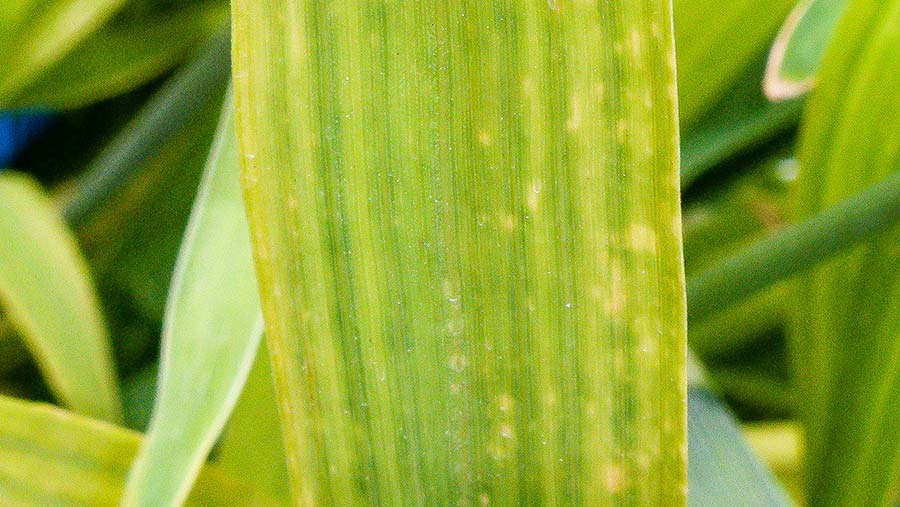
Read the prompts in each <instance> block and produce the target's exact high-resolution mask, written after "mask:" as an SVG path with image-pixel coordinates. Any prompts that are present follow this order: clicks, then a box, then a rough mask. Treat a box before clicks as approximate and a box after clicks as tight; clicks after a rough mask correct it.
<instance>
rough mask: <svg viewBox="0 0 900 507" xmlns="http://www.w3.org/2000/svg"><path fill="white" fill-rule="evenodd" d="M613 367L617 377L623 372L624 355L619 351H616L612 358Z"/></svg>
mask: <svg viewBox="0 0 900 507" xmlns="http://www.w3.org/2000/svg"><path fill="white" fill-rule="evenodd" d="M613 369H614V370H615V372H616V376H617V377H621V376H622V375H624V374H625V356H624V355H622V353H621V352H616V356H615V357H614V358H613Z"/></svg>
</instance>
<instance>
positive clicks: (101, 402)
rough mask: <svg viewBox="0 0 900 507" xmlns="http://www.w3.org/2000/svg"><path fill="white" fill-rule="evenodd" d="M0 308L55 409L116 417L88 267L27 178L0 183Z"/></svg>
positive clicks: (2, 178) (0, 178)
mask: <svg viewBox="0 0 900 507" xmlns="http://www.w3.org/2000/svg"><path fill="white" fill-rule="evenodd" d="M0 237H2V238H4V240H3V242H2V243H0V303H2V306H3V309H4V310H5V311H6V313H7V315H8V317H9V319H10V321H11V322H12V323H13V325H14V326H15V327H16V329H17V330H18V331H19V332H20V334H21V336H22V338H23V339H24V340H25V343H26V345H27V346H28V348H29V349H30V350H31V352H32V354H33V355H34V356H35V359H36V360H37V363H38V365H39V366H40V368H41V371H42V372H43V374H44V376H45V378H46V380H47V382H48V384H49V385H50V387H51V389H52V390H53V392H54V393H55V394H56V395H57V396H58V398H59V399H60V401H61V402H62V403H64V404H65V405H67V406H69V407H72V408H73V409H74V410H76V411H78V412H80V413H83V414H85V415H89V416H93V417H99V418H102V419H106V420H109V421H118V420H119V418H120V417H121V407H120V401H119V394H118V388H117V386H116V372H115V368H114V366H113V362H112V358H111V355H110V350H109V337H108V336H107V333H106V329H105V324H104V322H103V316H102V314H101V311H100V308H99V305H98V302H97V297H96V294H95V293H94V288H93V285H92V284H91V281H90V277H89V275H88V270H87V266H85V263H84V260H83V259H82V257H81V254H80V253H79V251H78V247H77V246H76V244H75V240H74V238H73V237H72V234H71V233H70V232H69V230H68V229H67V228H66V226H65V224H64V223H63V222H62V219H61V218H60V216H59V215H58V214H57V211H56V209H55V208H54V207H53V205H52V203H51V201H50V199H49V198H48V197H47V196H46V195H45V194H44V193H43V191H42V190H41V189H40V188H39V186H38V185H37V183H35V182H34V181H32V180H31V179H30V178H28V177H25V176H21V175H16V174H12V173H8V172H6V173H3V174H2V175H0Z"/></svg>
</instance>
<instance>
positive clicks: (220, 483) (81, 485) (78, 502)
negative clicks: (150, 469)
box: [0, 397, 280, 507]
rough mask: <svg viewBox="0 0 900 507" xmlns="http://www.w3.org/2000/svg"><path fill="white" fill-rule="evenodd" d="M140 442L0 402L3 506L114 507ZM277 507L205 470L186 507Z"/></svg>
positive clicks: (41, 408) (54, 413)
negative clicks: (248, 506)
mask: <svg viewBox="0 0 900 507" xmlns="http://www.w3.org/2000/svg"><path fill="white" fill-rule="evenodd" d="M140 443H141V436H140V434H138V433H134V432H132V431H128V430H125V429H121V428H118V427H115V426H112V425H109V424H106V423H102V422H99V421H95V420H93V419H88V418H85V417H80V416H77V415H75V414H72V413H70V412H66V411H64V410H60V409H58V408H55V407H51V406H48V405H42V404H36V403H29V402H23V401H20V400H14V399H11V398H7V397H0V498H2V499H3V505H8V506H11V507H33V506H36V505H41V506H44V505H54V506H56V505H60V506H63V505H65V506H69V505H71V506H90V507H114V506H118V505H119V498H120V497H121V494H122V489H123V487H124V485H125V475H126V473H127V472H128V466H129V465H130V463H131V461H132V459H133V458H134V455H135V454H136V453H137V449H138V446H139V445H140ZM235 502H240V504H241V505H254V506H259V507H273V506H276V505H280V504H279V503H277V502H276V501H274V500H272V499H271V498H270V497H268V496H267V495H265V494H264V493H260V492H259V491H258V490H257V489H256V488H254V487H253V486H252V485H250V484H248V483H246V482H245V481H243V480H241V479H240V478H238V477H234V476H232V475H229V474H228V473H225V472H223V471H222V470H220V469H218V468H217V467H215V466H209V465H208V466H206V467H204V469H203V473H201V474H200V478H199V480H198V481H197V485H196V487H195V488H194V489H193V491H192V492H191V496H190V498H189V500H188V502H187V505H188V506H192V507H201V506H202V507H232V506H234V505H235Z"/></svg>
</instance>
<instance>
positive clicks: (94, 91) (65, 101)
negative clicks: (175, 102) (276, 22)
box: [7, 2, 228, 109]
mask: <svg viewBox="0 0 900 507" xmlns="http://www.w3.org/2000/svg"><path fill="white" fill-rule="evenodd" d="M227 15H228V6H227V4H225V3H223V2H198V3H196V4H195V3H188V4H186V5H185V6H183V7H179V8H177V9H171V10H169V11H165V12H162V13H159V14H155V15H150V16H146V17H143V18H140V19H134V20H128V21H123V22H120V23H108V24H107V25H105V26H103V27H102V28H101V29H99V30H98V31H97V32H96V33H94V34H92V35H91V36H90V37H88V38H87V39H85V40H84V42H83V43H81V44H79V45H78V46H77V47H75V48H74V49H73V50H72V51H70V52H69V53H67V54H66V55H65V56H64V57H63V58H61V59H60V60H59V62H58V63H56V64H55V65H53V66H50V67H49V68H47V69H46V70H44V71H43V72H42V73H41V75H40V76H39V77H38V78H36V79H35V80H34V81H33V82H31V83H29V85H28V86H27V87H26V88H24V89H22V90H21V91H20V92H19V93H18V94H16V95H15V96H14V97H13V98H12V99H11V100H9V101H8V104H7V105H9V106H12V107H17V108H34V107H40V108H52V109H74V108H77V107H82V106H85V105H87V104H90V103H93V102H97V101H100V100H103V99H107V98H110V97H113V96H115V95H119V94H121V93H124V92H127V91H129V90H132V89H134V88H135V87H137V86H139V85H141V84H143V83H146V82H148V81H150V80H151V79H153V78H156V77H158V76H160V75H161V74H162V73H163V72H165V71H166V70H168V69H170V68H172V67H173V66H174V65H175V64H177V63H178V62H180V61H181V60H182V59H184V58H185V57H186V56H188V55H189V54H190V52H191V50H192V49H193V48H194V47H195V46H197V45H200V44H202V42H203V41H204V40H206V39H207V37H208V36H209V35H211V34H212V33H213V32H214V31H216V30H218V29H220V27H221V26H222V25H224V24H225V23H226V22H227Z"/></svg>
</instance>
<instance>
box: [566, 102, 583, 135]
mask: <svg viewBox="0 0 900 507" xmlns="http://www.w3.org/2000/svg"><path fill="white" fill-rule="evenodd" d="M579 127H581V101H580V100H579V99H578V95H575V94H572V97H571V98H570V99H569V118H568V119H567V120H566V129H568V130H569V132H575V131H577V130H578V128H579Z"/></svg>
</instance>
